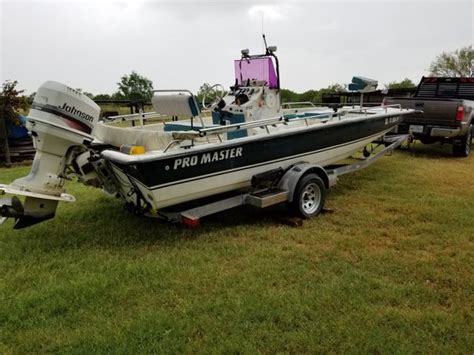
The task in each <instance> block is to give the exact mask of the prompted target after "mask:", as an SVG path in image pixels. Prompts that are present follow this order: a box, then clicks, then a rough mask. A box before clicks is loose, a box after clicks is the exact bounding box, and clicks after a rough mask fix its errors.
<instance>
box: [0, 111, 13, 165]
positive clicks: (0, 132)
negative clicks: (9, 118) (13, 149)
mask: <svg viewBox="0 0 474 355" xmlns="http://www.w3.org/2000/svg"><path fill="white" fill-rule="evenodd" d="M0 137H2V138H3V140H4V145H3V153H4V154H5V164H6V166H7V167H10V166H11V165H12V161H11V159H10V147H9V146H8V132H7V123H6V121H5V118H0Z"/></svg>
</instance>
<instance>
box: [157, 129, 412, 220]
mask: <svg viewBox="0 0 474 355" xmlns="http://www.w3.org/2000/svg"><path fill="white" fill-rule="evenodd" d="M408 137H409V135H408V134H390V135H385V136H384V137H382V138H381V139H379V140H376V141H374V142H372V144H371V148H370V149H368V148H367V147H366V148H364V150H363V152H362V153H363V156H364V158H362V159H358V160H357V161H356V162H352V163H344V164H337V165H329V166H325V167H322V166H320V165H315V164H309V163H306V162H301V163H298V164H295V165H293V166H292V167H290V168H289V169H287V170H283V169H275V170H271V171H268V172H265V173H262V174H258V175H255V176H253V178H252V188H251V189H250V190H246V191H235V192H233V193H231V194H229V193H227V194H224V195H219V196H213V197H211V198H206V199H202V200H197V201H193V202H192V203H191V204H189V203H187V204H183V205H178V206H174V207H173V208H171V209H164V210H160V211H159V212H158V213H157V214H153V215H149V216H150V217H157V218H160V219H164V220H166V221H169V222H175V223H182V224H184V225H186V226H188V227H197V226H199V225H200V219H201V218H202V217H206V216H209V215H212V214H215V213H218V212H222V211H225V210H228V209H231V208H235V207H238V206H243V205H251V206H254V207H257V208H266V207H269V206H273V205H276V204H279V203H283V202H286V203H288V204H289V207H290V209H291V212H292V214H294V215H296V216H298V217H301V218H303V219H307V218H310V217H314V216H316V215H318V214H319V213H320V212H321V211H322V210H323V208H324V203H325V199H326V194H327V190H328V189H329V188H331V187H332V186H334V185H335V184H336V183H337V179H338V177H339V176H341V175H344V174H348V173H352V172H355V171H358V170H361V169H363V168H366V167H368V166H369V165H371V164H373V163H374V162H376V161H377V160H378V159H380V158H381V157H382V156H384V155H387V154H390V153H392V152H393V151H394V150H395V149H397V148H398V147H400V146H401V145H402V143H403V142H405V141H407V139H408ZM374 146H375V147H374ZM190 205H191V206H190Z"/></svg>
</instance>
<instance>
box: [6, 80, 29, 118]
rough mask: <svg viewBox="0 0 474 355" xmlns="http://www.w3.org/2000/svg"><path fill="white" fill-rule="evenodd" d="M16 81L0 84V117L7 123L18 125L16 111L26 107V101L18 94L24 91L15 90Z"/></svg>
mask: <svg viewBox="0 0 474 355" xmlns="http://www.w3.org/2000/svg"><path fill="white" fill-rule="evenodd" d="M17 85H18V81H16V80H15V81H10V80H7V81H5V82H4V83H3V84H2V92H1V93H0V117H1V118H3V119H5V121H6V122H7V123H12V124H16V125H18V124H20V120H19V116H18V110H19V109H20V108H22V109H25V108H26V107H27V102H26V99H24V98H23V97H22V96H20V94H21V93H22V92H23V91H24V90H17V88H16V86H17Z"/></svg>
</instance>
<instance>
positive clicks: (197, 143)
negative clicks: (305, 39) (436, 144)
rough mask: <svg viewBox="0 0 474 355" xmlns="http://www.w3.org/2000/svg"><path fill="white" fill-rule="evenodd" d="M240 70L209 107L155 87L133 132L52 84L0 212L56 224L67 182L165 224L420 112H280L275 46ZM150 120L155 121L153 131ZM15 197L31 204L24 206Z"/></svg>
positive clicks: (357, 84) (35, 110)
mask: <svg viewBox="0 0 474 355" xmlns="http://www.w3.org/2000/svg"><path fill="white" fill-rule="evenodd" d="M234 71H235V82H234V83H233V85H232V86H231V87H230V90H229V91H228V92H226V90H225V89H224V87H223V86H222V85H220V84H216V85H213V86H212V87H210V88H209V89H208V90H207V92H206V93H205V95H204V98H203V100H202V107H201V106H200V105H199V104H198V101H197V98H196V96H195V95H193V94H192V92H190V91H189V90H184V89H180V90H154V96H153V98H152V104H153V107H154V110H155V111H154V112H150V113H144V112H142V113H140V114H137V115H127V116H120V117H116V119H117V120H119V121H124V120H128V119H133V120H137V121H138V124H137V125H134V126H133V127H123V125H117V124H116V121H117V120H115V119H110V118H109V119H108V120H107V121H102V120H99V117H100V108H99V106H98V105H96V104H95V103H94V102H93V101H92V100H91V99H89V98H88V97H86V96H85V95H84V94H82V93H80V92H78V91H77V90H74V89H72V88H70V87H68V86H67V85H64V84H61V83H58V82H52V81H49V82H46V83H45V84H43V85H42V86H41V87H40V88H39V89H38V91H37V94H36V96H35V98H34V101H33V104H32V107H31V110H30V113H29V116H28V127H29V130H30V131H31V134H32V136H33V138H34V141H35V147H36V150H37V151H36V156H35V159H34V162H33V166H32V169H31V172H30V174H29V175H28V176H26V177H24V178H20V179H17V180H15V181H14V182H13V183H11V184H10V185H0V190H2V191H3V192H4V193H7V194H10V195H15V196H14V197H12V198H10V199H6V200H3V202H1V203H0V206H1V207H0V215H1V216H3V217H2V218H3V219H6V218H7V217H14V218H16V220H17V222H16V224H15V228H23V227H27V226H30V225H32V224H35V223H38V222H41V221H43V220H46V219H49V218H52V217H53V216H54V215H55V211H56V207H57V205H58V202H61V201H64V202H71V201H74V200H75V199H74V197H73V196H71V195H68V194H67V193H66V192H65V181H66V180H67V179H71V178H77V179H78V180H79V181H80V182H83V183H85V184H87V185H92V186H95V187H99V188H102V189H103V190H105V191H106V192H108V193H110V194H112V195H115V196H118V197H120V198H121V199H123V200H124V201H125V203H126V205H127V206H129V207H130V208H131V209H133V210H134V211H136V212H138V213H143V214H147V215H157V214H158V215H159V214H160V211H162V210H163V209H166V208H167V207H170V206H175V205H178V204H181V203H184V202H187V201H193V200H197V199H201V198H205V197H208V196H214V195H217V194H221V193H225V192H228V191H235V190H238V189H246V188H247V189H248V188H251V186H252V180H253V178H255V177H256V176H261V175H262V174H266V173H268V172H274V171H282V172H285V171H288V169H291V167H293V166H295V164H300V163H305V164H312V165H313V166H317V167H322V169H324V167H327V166H329V165H331V164H333V163H335V162H338V161H340V160H342V159H345V158H347V157H349V156H351V155H353V154H354V152H356V151H359V150H360V149H362V148H364V147H365V146H367V145H368V144H369V143H371V142H372V141H374V140H376V139H378V138H379V137H381V136H384V135H385V134H386V133H388V132H390V131H391V130H392V129H393V128H394V127H395V126H396V125H397V124H398V123H399V122H400V120H401V117H402V116H403V115H406V114H409V113H411V112H412V111H413V110H406V109H402V108H401V107H399V106H378V107H363V105H362V104H361V105H359V106H347V107H333V108H330V107H312V106H310V107H309V108H308V107H307V108H303V109H298V108H294V107H291V108H286V109H285V108H283V105H282V102H281V86H280V71H279V61H278V57H277V56H276V47H267V46H266V50H265V53H263V54H258V55H251V54H250V53H249V50H242V51H241V57H240V58H239V59H237V60H235V61H234ZM374 84H375V86H376V82H375V83H374V81H372V80H369V79H366V78H360V77H356V78H355V80H353V84H352V89H353V90H358V91H361V92H364V91H368V90H373V89H374ZM202 108H204V109H208V112H209V114H208V115H205V114H204V113H203V112H202ZM152 118H154V119H158V121H154V122H152V123H149V121H151V119H152ZM170 118H172V119H170ZM176 118H179V120H176ZM322 175H324V174H322ZM322 180H324V181H323V182H324V183H325V185H328V182H327V181H326V180H327V179H325V178H324V176H322ZM16 196H26V198H25V201H24V203H21V202H20V200H19V199H18V198H17V197H16Z"/></svg>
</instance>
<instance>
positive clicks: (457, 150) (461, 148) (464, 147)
mask: <svg viewBox="0 0 474 355" xmlns="http://www.w3.org/2000/svg"><path fill="white" fill-rule="evenodd" d="M472 130H473V125H472V124H471V125H470V126H469V129H468V130H467V133H466V135H465V136H464V137H462V138H461V144H459V145H453V155H454V156H456V157H467V156H468V155H469V153H471V144H472Z"/></svg>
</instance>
